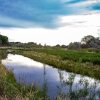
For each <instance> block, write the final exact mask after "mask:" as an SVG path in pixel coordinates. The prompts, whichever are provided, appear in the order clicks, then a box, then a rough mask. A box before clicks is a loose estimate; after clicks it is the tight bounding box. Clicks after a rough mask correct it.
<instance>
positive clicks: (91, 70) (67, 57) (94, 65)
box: [19, 48, 100, 79]
mask: <svg viewBox="0 0 100 100" xmlns="http://www.w3.org/2000/svg"><path fill="white" fill-rule="evenodd" d="M19 52H20V53H19V54H22V55H24V56H27V57H29V58H32V59H34V60H37V61H40V62H43V63H46V64H49V65H52V66H54V67H56V68H60V69H64V70H66V71H69V72H74V73H78V74H82V75H87V76H91V77H94V78H97V79H100V53H96V52H87V51H86V50H83V51H82V50H80V51H75V50H74V51H72V50H64V49H52V48H50V49H43V48H42V49H39V48H38V49H33V50H31V51H30V50H26V51H25V50H24V51H22V50H21V51H19Z"/></svg>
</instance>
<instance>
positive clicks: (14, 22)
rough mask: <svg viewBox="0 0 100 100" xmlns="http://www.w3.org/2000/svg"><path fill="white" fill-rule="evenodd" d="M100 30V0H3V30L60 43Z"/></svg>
mask: <svg viewBox="0 0 100 100" xmlns="http://www.w3.org/2000/svg"><path fill="white" fill-rule="evenodd" d="M98 33H100V0H0V34H2V35H6V36H8V37H9V40H10V41H20V42H28V41H33V42H37V43H42V44H45V43H46V44H48V45H56V44H65V45H66V44H68V43H70V42H74V41H80V40H81V38H82V37H83V36H86V35H93V36H96V37H98V36H99V34H98Z"/></svg>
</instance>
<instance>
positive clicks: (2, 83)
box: [0, 50, 45, 100]
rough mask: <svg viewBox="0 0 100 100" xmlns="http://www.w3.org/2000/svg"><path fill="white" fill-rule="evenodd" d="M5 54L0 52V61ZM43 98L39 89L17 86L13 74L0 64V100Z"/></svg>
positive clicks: (39, 99) (30, 86)
mask: <svg viewBox="0 0 100 100" xmlns="http://www.w3.org/2000/svg"><path fill="white" fill-rule="evenodd" d="M5 54H6V53H5V51H2V50H0V60H1V59H2V58H3V56H4V55H5ZM44 96H45V94H44V91H42V90H41V89H40V88H39V87H34V85H27V86H26V85H24V84H22V85H21V84H18V83H17V82H16V80H15V78H14V75H13V73H12V72H9V71H7V69H6V68H5V67H4V66H3V65H2V64H0V100H44Z"/></svg>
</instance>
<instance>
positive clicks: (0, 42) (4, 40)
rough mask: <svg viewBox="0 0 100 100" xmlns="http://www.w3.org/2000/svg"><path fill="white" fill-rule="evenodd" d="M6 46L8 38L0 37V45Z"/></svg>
mask: <svg viewBox="0 0 100 100" xmlns="http://www.w3.org/2000/svg"><path fill="white" fill-rule="evenodd" d="M7 44H8V37H7V36H3V35H0V45H7Z"/></svg>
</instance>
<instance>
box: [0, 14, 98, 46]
mask: <svg viewBox="0 0 100 100" xmlns="http://www.w3.org/2000/svg"><path fill="white" fill-rule="evenodd" d="M99 18H100V14H93V15H77V16H75V15H73V16H64V17H61V18H60V22H59V23H60V24H62V25H63V27H59V28H58V29H45V28H4V29H3V28H1V29H0V32H1V33H2V34H3V35H7V36H8V37H9V38H10V40H14V41H21V42H29V41H33V42H37V43H41V44H45V43H46V44H48V45H56V44H65V45H66V44H69V43H70V42H74V41H80V40H81V38H82V37H84V36H86V35H93V36H96V37H97V36H98V34H97V31H98V28H99V27H98V26H100V20H99Z"/></svg>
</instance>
